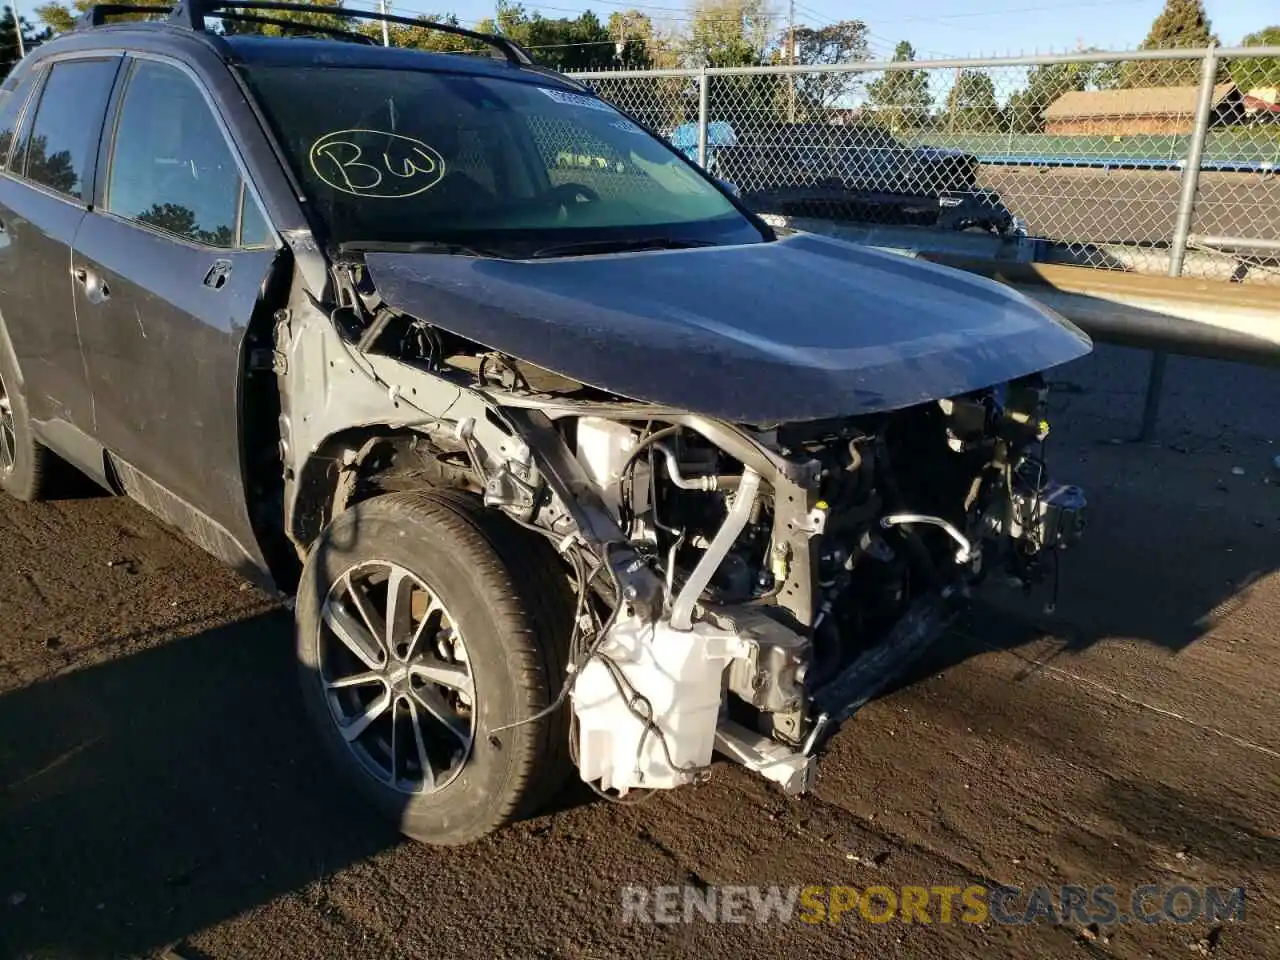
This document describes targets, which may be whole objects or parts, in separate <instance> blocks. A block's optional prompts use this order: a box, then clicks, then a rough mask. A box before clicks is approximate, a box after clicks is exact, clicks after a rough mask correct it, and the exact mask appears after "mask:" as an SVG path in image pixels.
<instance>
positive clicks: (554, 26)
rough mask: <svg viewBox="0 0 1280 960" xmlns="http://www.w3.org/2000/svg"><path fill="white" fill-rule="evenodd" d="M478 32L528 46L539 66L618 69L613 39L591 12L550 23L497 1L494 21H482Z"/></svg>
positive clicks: (521, 6)
mask: <svg viewBox="0 0 1280 960" xmlns="http://www.w3.org/2000/svg"><path fill="white" fill-rule="evenodd" d="M479 29H480V30H482V31H485V32H489V33H501V34H502V35H503V36H506V37H510V38H511V39H512V40H514V41H515V42H516V43H518V44H520V45H521V46H523V47H527V48H528V49H529V52H530V53H531V54H532V55H533V56H534V58H535V59H536V60H537V61H538V62H539V63H543V64H546V65H547V66H549V67H552V68H553V69H556V70H599V69H601V68H605V67H616V66H618V60H617V51H616V48H615V42H614V39H613V37H612V36H610V34H609V31H608V30H607V29H606V28H605V26H604V24H602V23H601V22H600V18H599V17H597V16H596V15H595V14H594V13H592V12H591V11H590V10H587V11H586V12H584V13H583V14H581V15H580V16H578V17H576V18H574V19H572V20H570V19H569V18H567V17H561V18H559V19H557V20H550V19H548V18H546V17H544V16H542V14H540V13H532V14H531V13H529V12H528V11H527V10H526V9H525V8H524V5H523V4H520V3H508V2H506V0H499V2H498V10H497V14H496V16H495V17H494V19H492V20H485V21H481V23H480V26H479Z"/></svg>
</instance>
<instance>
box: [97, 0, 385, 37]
mask: <svg viewBox="0 0 1280 960" xmlns="http://www.w3.org/2000/svg"><path fill="white" fill-rule="evenodd" d="M172 12H173V6H172V5H170V4H167V3H166V4H155V5H154V6H151V5H146V6H144V5H141V4H133V3H99V4H95V5H94V6H92V7H90V8H89V9H88V10H86V11H85V12H84V13H83V14H82V15H81V16H80V18H79V19H78V20H77V21H76V25H75V28H74V29H76V30H87V29H90V28H92V27H100V26H102V25H103V24H105V23H106V22H107V17H115V16H120V15H121V14H126V13H161V14H164V15H165V19H166V20H167V19H169V15H170V14H172ZM218 18H219V19H221V20H234V21H235V22H236V23H265V24H270V25H271V26H276V27H283V28H284V29H286V30H294V31H297V32H298V33H319V34H323V35H325V36H330V37H343V38H345V39H348V40H352V41H354V42H355V43H366V44H370V45H372V44H373V42H374V41H373V38H372V37H367V36H365V35H364V34H363V33H356V32H355V31H354V30H342V29H340V28H338V27H326V26H322V25H320V24H317V23H302V22H300V21H298V20H286V19H284V18H283V17H256V16H253V15H251V14H248V13H239V12H236V11H230V10H224V11H223V12H221V13H219V14H218ZM152 22H154V21H152Z"/></svg>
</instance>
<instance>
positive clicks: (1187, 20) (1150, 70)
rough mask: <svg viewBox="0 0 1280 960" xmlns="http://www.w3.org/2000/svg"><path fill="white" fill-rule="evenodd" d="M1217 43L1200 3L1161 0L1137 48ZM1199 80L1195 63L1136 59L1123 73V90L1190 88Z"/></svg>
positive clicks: (1201, 0) (1169, 48)
mask: <svg viewBox="0 0 1280 960" xmlns="http://www.w3.org/2000/svg"><path fill="white" fill-rule="evenodd" d="M1217 42H1218V38H1217V37H1215V36H1214V35H1213V29H1212V26H1211V25H1210V23H1209V16H1208V14H1206V13H1205V12H1204V3H1203V0H1165V4H1164V9H1163V10H1162V11H1160V16H1158V17H1156V19H1155V22H1154V23H1153V24H1151V31H1150V32H1149V33H1148V34H1147V39H1145V40H1143V41H1142V48H1141V49H1143V50H1173V49H1178V48H1185V47H1207V46H1209V44H1211V43H1217ZM1199 77H1200V64H1199V62H1198V61H1196V60H1138V61H1135V62H1133V63H1131V64H1129V65H1128V66H1127V67H1126V68H1125V71H1124V80H1125V86H1127V87H1185V86H1192V85H1194V84H1195V83H1196V82H1197V81H1198V80H1199Z"/></svg>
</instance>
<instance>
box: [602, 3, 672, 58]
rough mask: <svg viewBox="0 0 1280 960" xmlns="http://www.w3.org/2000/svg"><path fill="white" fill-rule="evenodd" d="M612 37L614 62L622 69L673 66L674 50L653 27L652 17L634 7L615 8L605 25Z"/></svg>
mask: <svg viewBox="0 0 1280 960" xmlns="http://www.w3.org/2000/svg"><path fill="white" fill-rule="evenodd" d="M606 29H607V30H608V31H609V36H610V37H612V38H613V42H614V53H615V55H616V59H617V62H618V65H619V66H620V67H622V68H624V69H626V70H648V69H651V68H653V67H659V66H664V67H673V66H675V65H676V59H675V53H674V51H673V50H672V49H671V44H670V43H669V42H668V40H667V38H665V37H663V36H661V35H660V34H659V33H658V32H657V31H656V30H655V29H654V28H653V20H652V19H651V18H650V17H649V15H648V14H647V13H641V12H640V11H638V10H615V11H614V12H613V13H611V14H609V23H608V26H607V28H606Z"/></svg>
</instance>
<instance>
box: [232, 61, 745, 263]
mask: <svg viewBox="0 0 1280 960" xmlns="http://www.w3.org/2000/svg"><path fill="white" fill-rule="evenodd" d="M244 72H245V74H246V77H247V80H248V82H249V84H250V86H251V87H252V89H253V90H254V92H255V94H256V95H257V98H258V100H259V102H260V103H261V105H262V108H263V110H264V111H265V112H266V114H267V117H268V120H269V121H270V123H271V124H272V126H273V127H274V129H275V133H276V136H277V138H278V139H279V141H280V143H281V144H282V146H283V148H284V151H285V153H286V154H287V159H288V161H289V162H290V164H291V165H292V167H293V170H294V172H295V173H296V175H297V176H298V179H299V180H300V181H301V182H302V186H303V189H304V191H305V193H306V198H307V200H308V202H309V203H310V205H311V206H312V207H313V208H314V214H315V216H316V217H317V218H318V219H319V220H320V221H322V226H323V228H324V230H325V232H326V233H327V236H328V240H329V241H330V242H332V243H338V244H342V243H347V244H352V243H355V244H359V243H378V244H386V243H390V244H398V243H404V244H413V243H419V244H422V243H431V242H433V241H434V242H438V243H452V244H458V245H460V246H465V247H467V248H469V249H471V250H473V251H474V250H478V251H482V252H483V251H487V250H493V249H495V248H496V249H498V250H500V251H503V252H504V253H511V252H512V251H513V250H519V249H521V248H522V247H525V248H527V252H533V250H534V249H535V248H539V247H544V246H546V245H547V244H552V245H554V246H555V248H556V249H557V250H563V249H565V248H566V247H572V246H573V245H574V244H575V243H577V242H579V241H581V242H582V243H583V244H584V248H586V249H587V250H588V251H591V250H595V249H599V248H600V247H601V245H602V243H607V242H609V241H613V240H616V241H619V242H621V243H625V242H627V241H639V242H646V243H650V244H653V245H660V244H662V243H666V244H669V245H683V244H702V243H745V242H755V241H759V240H761V239H763V238H762V236H761V233H760V231H759V230H758V229H757V228H756V227H755V226H753V225H752V223H751V222H750V221H749V220H748V219H747V218H746V217H744V216H743V215H742V213H741V212H740V211H739V210H738V209H737V208H736V207H734V205H733V204H732V203H731V202H730V201H729V200H728V199H727V198H726V197H725V196H724V195H723V194H722V193H721V192H720V191H719V190H717V189H716V188H715V187H714V186H712V185H711V184H710V183H709V182H708V181H707V180H706V179H705V178H704V177H703V176H701V175H700V174H699V173H698V172H697V171H696V170H694V169H693V168H692V167H691V166H690V165H689V164H688V163H687V162H686V161H685V160H683V159H682V158H681V157H680V156H679V155H678V154H677V153H676V152H675V151H673V150H671V149H669V148H668V147H667V146H666V145H665V144H663V143H662V142H661V141H659V140H657V139H656V138H654V137H653V136H651V135H650V134H649V133H647V132H646V131H644V130H643V129H641V128H640V127H638V126H637V125H636V124H634V123H632V122H631V121H630V120H628V119H627V118H626V117H624V116H623V115H622V114H621V113H619V112H618V111H617V110H615V109H614V108H613V107H611V106H609V105H608V104H606V103H604V102H602V101H600V100H597V99H596V98H595V97H589V96H584V95H582V94H578V93H572V92H570V91H567V90H564V89H560V88H553V87H544V86H539V85H536V84H533V83H528V82H523V81H518V80H505V79H499V78H492V77H483V76H472V75H465V74H447V73H426V72H417V71H408V70H379V69H353V68H337V67H328V68H326V67H255V66H250V67H247V68H245V71H244Z"/></svg>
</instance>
